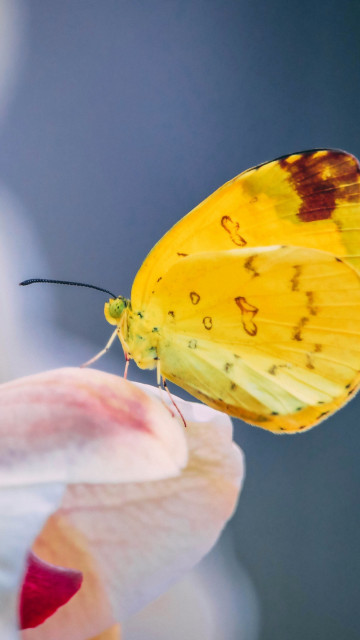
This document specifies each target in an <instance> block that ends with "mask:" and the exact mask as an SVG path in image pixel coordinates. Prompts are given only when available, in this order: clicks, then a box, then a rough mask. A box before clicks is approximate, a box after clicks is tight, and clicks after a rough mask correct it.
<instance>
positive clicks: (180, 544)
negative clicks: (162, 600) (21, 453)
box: [23, 399, 244, 640]
mask: <svg viewBox="0 0 360 640" xmlns="http://www.w3.org/2000/svg"><path fill="white" fill-rule="evenodd" d="M176 402H177V403H178V404H179V407H180V409H181V411H182V412H183V414H184V415H185V418H186V421H187V424H188V427H187V429H186V438H187V443H188V446H189V450H190V457H189V462H188V465H187V467H186V468H185V469H184V471H183V472H182V473H181V474H180V475H179V476H178V477H174V478H168V479H164V480H159V481H154V482H147V483H131V482H129V483H127V484H122V485H115V484H108V485H93V486H90V485H88V484H87V485H85V484H80V485H72V486H69V487H68V490H67V492H66V494H65V496H64V500H63V504H62V506H61V508H60V509H59V510H58V511H57V513H56V514H54V515H53V516H52V517H51V518H50V519H49V521H48V523H47V525H46V527H45V528H44V529H43V531H42V532H41V534H40V536H39V537H38V539H37V541H36V544H35V547H34V548H35V551H36V553H38V554H39V555H40V556H41V557H42V558H45V559H46V560H47V561H49V562H53V563H55V564H59V565H61V566H75V564H74V563H76V566H77V568H78V569H79V570H80V571H82V572H83V575H84V582H83V585H82V588H81V590H80V591H79V593H78V594H77V596H76V598H74V599H73V600H71V601H70V602H69V603H68V604H67V605H66V606H65V607H62V608H61V609H59V610H58V611H57V612H56V613H55V614H54V615H53V616H52V617H51V618H49V619H48V620H47V621H46V622H45V623H44V624H43V625H42V626H41V627H38V628H37V629H36V630H33V632H32V630H27V631H26V632H24V634H23V638H24V640H25V639H26V640H35V639H36V640H48V638H50V637H51V639H52V640H62V639H63V638H64V636H65V637H71V640H85V639H87V638H89V637H91V636H92V635H94V633H100V632H102V631H103V630H104V629H106V628H107V627H109V626H110V625H111V624H112V623H114V622H115V621H121V620H123V619H124V618H125V617H126V616H128V615H129V614H131V613H132V612H134V611H136V610H138V609H139V608H141V607H142V606H144V604H146V603H147V602H149V601H151V600H153V599H154V598H156V597H157V596H158V595H159V594H160V593H162V592H163V591H164V590H166V589H167V588H168V586H169V585H170V584H172V583H173V582H174V581H176V580H177V579H179V578H180V577H181V576H182V575H183V574H184V573H185V572H187V571H188V570H189V569H190V568H191V567H192V566H193V565H194V564H195V563H196V562H198V561H199V560H200V559H201V558H202V557H203V555H204V554H205V553H207V551H209V549H210V548H211V547H212V545H213V544H214V543H215V541H216V540H217V538H218V536H219V534H220V532H221V530H222V528H223V526H224V525H225V523H226V521H227V520H228V518H229V517H230V516H231V514H232V513H233V510H234V508H235V505H236V501H237V497H238V495H239V489H240V487H241V483H242V479H243V475H244V466H243V457H242V455H241V452H240V450H239V449H238V447H237V446H236V445H234V444H233V442H232V428H231V421H230V419H229V418H228V417H227V416H225V415H223V414H220V413H218V412H216V411H213V410H212V409H209V408H208V407H202V406H201V405H198V404H194V403H192V404H190V403H186V402H184V401H181V400H179V399H176ZM94 603H96V606H94Z"/></svg>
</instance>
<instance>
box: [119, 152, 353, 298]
mask: <svg viewBox="0 0 360 640" xmlns="http://www.w3.org/2000/svg"><path fill="white" fill-rule="evenodd" d="M359 205H360V170H359V164H358V162H357V160H356V158H355V157H354V156H352V155H350V154H348V153H345V152H344V151H336V150H318V151H307V152H303V153H297V154H293V155H290V156H286V157H283V158H279V159H277V160H274V161H272V162H268V163H266V164H263V165H260V166H258V167H255V168H253V169H250V170H248V171H245V172H244V173H241V174H240V175H238V176H237V177H235V178H234V179H233V180H230V181H229V182H227V183H226V184H225V185H223V186H222V187H221V188H220V189H218V190H217V191H215V193H213V194H212V195H211V196H209V197H208V198H207V199H206V200H204V201H203V202H202V203H201V204H199V205H198V206H197V207H196V208H195V209H193V210H192V211H191V212H190V213H189V214H188V215H187V216H185V217H184V218H183V219H182V220H180V221H179V222H178V223H177V224H176V225H175V226H174V227H172V229H170V231H168V232H167V233H166V234H165V236H164V237H163V238H162V239H161V240H160V241H159V242H158V243H157V245H156V246H155V247H154V249H153V250H152V251H151V252H150V253H149V255H148V257H147V258H146V260H145V262H144V264H143V265H142V267H141V268H140V270H139V272H138V274H137V276H136V278H135V281H134V284H133V289H132V293H131V300H132V304H133V307H134V308H137V309H144V308H145V307H146V305H147V303H148V301H149V299H150V298H151V296H152V295H153V292H154V291H155V290H156V288H157V286H158V285H159V283H160V282H161V278H163V277H164V275H165V274H166V273H167V271H168V270H169V269H170V267H171V266H172V265H174V264H176V263H178V262H180V261H182V260H183V259H184V257H186V256H189V255H193V254H196V253H200V252H204V251H221V250H228V249H229V250H231V249H238V248H249V247H258V246H264V245H265V244H267V245H273V244H287V245H290V244H291V245H294V246H303V247H310V248H314V249H320V250H324V251H329V252H332V253H334V254H335V255H338V256H340V257H342V256H344V257H346V258H347V259H349V260H350V261H351V263H352V264H353V265H354V266H355V267H357V268H359V269H360V240H359V238H360V234H359V230H360V206H359Z"/></svg>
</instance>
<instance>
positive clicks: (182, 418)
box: [162, 378, 186, 428]
mask: <svg viewBox="0 0 360 640" xmlns="http://www.w3.org/2000/svg"><path fill="white" fill-rule="evenodd" d="M162 384H163V387H164V389H165V391H166V392H167V394H168V396H169V398H170V400H171V402H172V404H173V406H174V407H175V409H176V411H177V413H178V414H179V416H180V418H181V420H182V422H183V424H184V427H185V428H186V421H185V418H184V416H183V414H182V413H181V411H180V409H179V407H178V406H177V404H176V402H175V400H174V398H173V397H172V395H171V393H170V390H169V387H168V386H167V383H166V380H165V378H163V379H162Z"/></svg>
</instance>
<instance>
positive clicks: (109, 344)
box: [80, 327, 118, 368]
mask: <svg viewBox="0 0 360 640" xmlns="http://www.w3.org/2000/svg"><path fill="white" fill-rule="evenodd" d="M117 333H118V327H116V329H115V331H114V332H113V333H112V334H111V336H110V340H108V342H107V343H106V345H105V347H104V348H103V349H101V351H99V353H97V354H96V356H94V357H93V358H90V360H87V362H84V364H82V365H80V366H81V368H83V367H88V366H89V365H91V364H93V363H94V362H96V360H99V358H101V356H103V355H104V354H105V353H107V351H109V349H110V347H111V345H112V343H113V342H114V340H115V338H116V336H117Z"/></svg>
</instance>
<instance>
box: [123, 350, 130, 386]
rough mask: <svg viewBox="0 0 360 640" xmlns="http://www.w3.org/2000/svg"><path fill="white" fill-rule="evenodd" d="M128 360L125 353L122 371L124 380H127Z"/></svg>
mask: <svg viewBox="0 0 360 640" xmlns="http://www.w3.org/2000/svg"><path fill="white" fill-rule="evenodd" d="M129 362H130V358H129V356H128V354H127V353H125V369H124V380H126V379H127V372H128V368H129Z"/></svg>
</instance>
